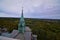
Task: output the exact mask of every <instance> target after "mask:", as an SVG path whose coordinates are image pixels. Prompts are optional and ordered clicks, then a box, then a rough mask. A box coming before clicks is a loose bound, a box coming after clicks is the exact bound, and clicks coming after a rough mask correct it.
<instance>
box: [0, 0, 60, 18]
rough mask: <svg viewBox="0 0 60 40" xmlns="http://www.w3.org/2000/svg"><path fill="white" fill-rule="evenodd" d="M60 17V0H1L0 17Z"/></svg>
mask: <svg viewBox="0 0 60 40" xmlns="http://www.w3.org/2000/svg"><path fill="white" fill-rule="evenodd" d="M22 5H23V10H24V17H27V18H48V19H60V0H0V17H20V16H21V11H22Z"/></svg>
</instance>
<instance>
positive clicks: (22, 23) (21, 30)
mask: <svg viewBox="0 0 60 40" xmlns="http://www.w3.org/2000/svg"><path fill="white" fill-rule="evenodd" d="M18 31H19V32H20V33H24V31H25V20H24V17H23V7H22V14H21V18H20V22H19V25H18Z"/></svg>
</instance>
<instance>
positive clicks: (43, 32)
mask: <svg viewBox="0 0 60 40" xmlns="http://www.w3.org/2000/svg"><path fill="white" fill-rule="evenodd" d="M19 20H20V19H19V18H0V27H6V28H7V29H8V31H9V32H11V31H12V30H13V29H17V28H18V23H19ZM25 22H26V25H27V26H29V27H30V28H31V29H32V32H33V34H37V35H38V38H37V39H38V40H60V20H59V19H34V18H25Z"/></svg>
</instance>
